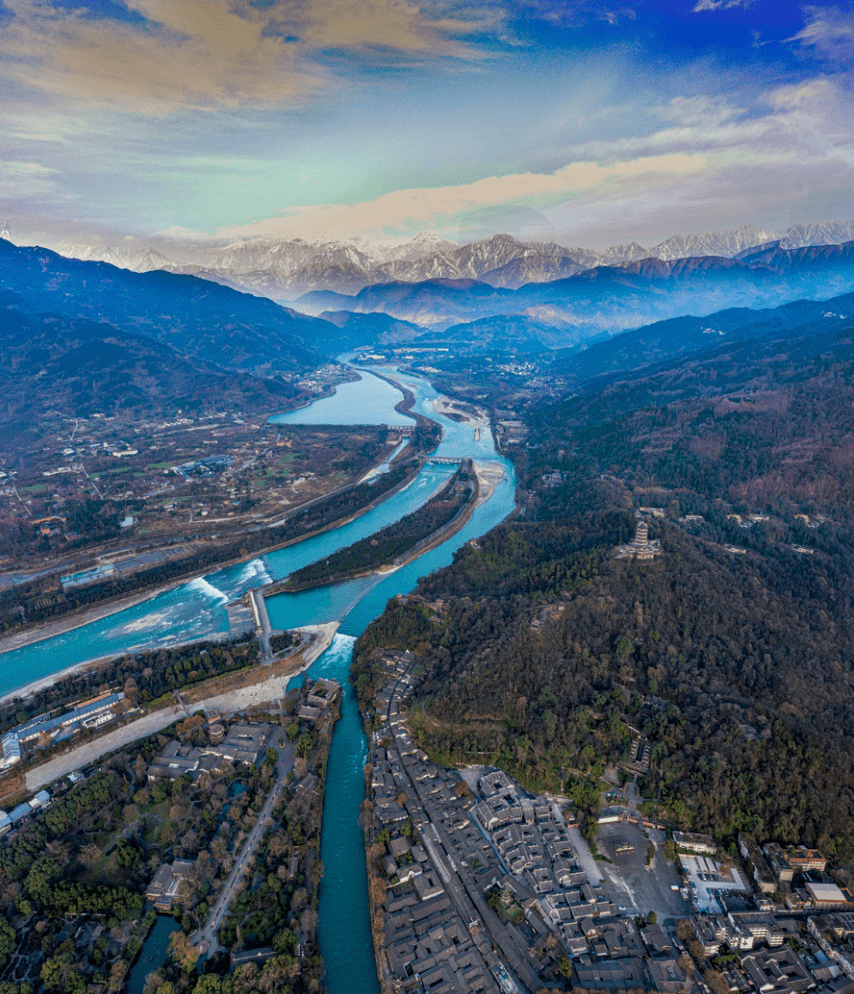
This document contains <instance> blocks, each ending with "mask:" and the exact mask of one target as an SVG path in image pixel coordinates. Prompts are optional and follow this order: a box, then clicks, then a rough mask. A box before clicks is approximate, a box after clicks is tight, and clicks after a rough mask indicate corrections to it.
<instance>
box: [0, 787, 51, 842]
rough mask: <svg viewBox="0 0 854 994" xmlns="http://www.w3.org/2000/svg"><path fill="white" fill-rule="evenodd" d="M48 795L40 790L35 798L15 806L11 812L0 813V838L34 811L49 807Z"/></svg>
mask: <svg viewBox="0 0 854 994" xmlns="http://www.w3.org/2000/svg"><path fill="white" fill-rule="evenodd" d="M50 800H51V798H50V794H48V792H47V791H46V790H40V791H39V792H38V793H37V794H36V795H35V797H32V798H31V799H30V800H29V801H24V802H23V803H22V804H17V805H16V806H15V807H14V808H12V810H11V811H0V836H2V835H5V834H6V833H7V832H10V831H11V830H12V829H13V828H14V827H15V826H16V825H18V824H19V823H20V822H22V821H23V820H24V819H25V818H29V817H30V815H32V814H34V813H35V812H36V811H41V810H43V809H44V808H46V807H48V806H49V805H50Z"/></svg>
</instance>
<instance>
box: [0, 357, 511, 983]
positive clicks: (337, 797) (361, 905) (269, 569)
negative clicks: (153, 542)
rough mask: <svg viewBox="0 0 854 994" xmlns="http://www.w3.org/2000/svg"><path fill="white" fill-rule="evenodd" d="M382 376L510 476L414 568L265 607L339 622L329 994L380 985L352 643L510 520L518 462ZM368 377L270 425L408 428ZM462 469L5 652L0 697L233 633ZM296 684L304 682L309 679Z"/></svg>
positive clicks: (388, 389) (327, 890) (326, 838)
mask: <svg viewBox="0 0 854 994" xmlns="http://www.w3.org/2000/svg"><path fill="white" fill-rule="evenodd" d="M382 372H384V373H387V374H388V375H391V376H393V377H395V379H397V380H398V382H400V383H402V384H404V385H405V386H406V387H408V388H409V389H410V390H411V391H412V393H413V394H414V396H415V409H416V410H417V411H418V412H419V413H421V414H424V415H426V416H427V417H429V418H431V419H433V420H435V421H437V422H438V423H439V424H441V426H442V431H443V440H442V443H441V445H440V446H439V448H438V449H437V451H436V452H435V453H434V455H435V456H436V457H441V458H446V457H447V458H455V459H456V458H463V457H466V456H469V457H471V458H473V459H475V460H476V461H483V462H487V461H489V462H493V463H497V464H499V465H500V466H501V467H502V468H503V470H504V478H503V479H502V480H501V482H500V483H498V485H497V486H496V487H495V491H494V493H493V494H492V496H491V497H490V499H489V500H487V501H486V502H485V503H484V504H482V505H481V506H480V507H478V508H477V509H476V510H475V512H474V514H473V515H472V518H471V520H470V521H469V522H468V523H467V524H466V526H465V527H464V528H462V529H461V530H460V531H459V532H457V534H456V535H453V536H452V537H451V538H449V539H448V540H447V541H446V542H444V543H443V544H441V545H439V546H437V547H436V548H435V549H433V550H431V551H428V552H425V553H424V554H423V555H422V556H420V557H419V558H418V559H416V560H414V561H413V562H412V563H410V564H409V565H408V566H404V567H402V568H400V569H398V570H396V571H395V572H393V573H389V574H386V575H385V576H383V577H366V578H362V579H358V580H351V581H348V582H346V583H340V584H335V585H330V586H326V587H319V588H317V589H315V590H307V591H303V592H301V593H298V594H280V595H278V596H277V597H273V598H270V599H269V600H268V601H267V607H268V612H269V615H270V620H271V622H272V624H273V627H274V628H295V627H298V626H300V625H310V624H319V623H323V622H329V621H339V622H340V627H339V630H338V634H337V635H336V636H335V638H334V640H333V642H332V645H331V646H330V647H329V648H328V649H327V650H326V652H324V653H323V655H321V656H320V657H319V658H318V659H317V661H316V662H315V663H314V664H313V665H312V666H311V668H310V669H309V670H308V675H309V676H312V677H316V676H325V677H334V678H335V679H337V680H338V681H339V682H340V683H341V684H342V686H343V687H344V700H343V707H342V716H341V720H340V721H339V722H338V724H337V725H336V727H335V734H334V737H333V740H332V749H331V752H330V756H329V766H328V770H327V780H326V802H325V808H324V815H323V835H322V842H321V858H322V860H323V864H324V868H325V873H324V877H323V879H322V881H321V885H320V908H319V919H318V930H319V940H320V947H321V951H322V952H323V956H324V958H325V960H326V967H327V986H328V990H329V991H330V994H377V991H378V990H379V985H378V983H377V975H376V964H375V962H374V951H373V944H372V939H371V928H370V920H369V914H368V891H367V876H366V869H365V849H364V838H363V834H362V830H361V828H360V827H359V810H360V805H361V803H362V801H363V799H364V796H365V790H364V763H365V757H366V751H367V744H366V742H365V738H364V735H363V732H362V726H361V721H360V718H359V713H358V708H357V706H356V700H355V696H354V695H353V693H352V691H351V690H350V687H349V683H348V680H347V674H348V669H349V666H350V660H351V657H352V649H353V643H354V642H355V640H356V638H357V637H358V636H359V635H360V634H361V633H362V632H363V631H364V630H365V628H366V627H367V626H368V625H369V624H370V622H371V621H372V620H373V619H374V618H376V617H378V616H379V615H380V614H382V612H383V610H384V609H385V606H386V604H387V602H388V601H389V599H391V598H392V597H394V596H396V595H397V594H406V593H408V592H409V591H411V590H412V589H413V588H414V587H415V585H416V584H417V582H418V578H419V577H422V576H425V575H426V574H428V573H430V572H431V571H432V570H435V569H438V568H440V567H442V566H447V565H448V564H449V563H450V562H451V560H452V559H453V555H454V553H455V552H456V550H457V549H459V548H460V547H461V546H462V545H464V544H465V543H466V542H468V541H469V540H471V539H473V538H477V537H478V536H480V535H483V534H484V533H485V532H487V531H489V529H490V528H492V527H494V526H495V525H496V524H498V523H499V522H500V521H502V520H503V519H504V518H505V517H507V515H508V514H509V513H510V511H511V510H512V509H513V502H514V492H515V484H516V479H515V475H514V472H513V466H512V464H511V463H509V462H507V461H506V460H504V459H502V458H501V457H500V456H498V455H497V453H496V452H495V449H494V446H493V441H492V434H491V432H490V431H489V429H488V428H485V429H484V430H483V431H482V432H481V433H480V438H479V439H476V437H475V430H474V428H472V427H471V426H470V425H467V424H460V423H457V422H455V421H453V420H451V419H450V418H446V417H444V416H443V415H441V414H439V413H437V412H436V411H435V409H434V406H433V401H434V400H435V399H436V397H437V394H436V391H435V390H434V389H433V387H432V386H431V385H430V384H429V383H428V382H427V381H426V380H423V379H420V378H417V377H413V376H410V375H409V374H400V373H398V371H397V370H392V369H388V370H382ZM361 377H362V378H361V379H360V380H358V381H357V382H353V383H347V384H344V385H343V386H341V387H339V388H338V390H337V391H336V393H335V395H334V396H331V397H325V398H323V399H321V400H318V401H316V402H315V403H314V404H312V405H310V406H309V407H306V408H303V409H301V410H299V411H293V412H290V413H289V414H285V415H277V416H275V417H274V418H272V419H271V420H273V421H274V422H278V423H287V424H339V425H340V424H393V425H399V424H405V423H406V420H407V419H406V417H405V415H401V414H400V413H398V412H397V411H395V410H394V405H395V404H396V403H398V402H399V401H400V399H401V395H400V392H399V391H398V390H396V389H395V388H393V387H392V386H390V385H389V384H388V383H387V382H385V381H384V380H381V379H379V378H378V377H376V376H373V375H371V374H370V373H365V372H361ZM454 469H455V467H454V466H452V465H444V464H436V463H433V462H428V463H427V464H426V465H425V466H424V467H423V469H422V470H421V472H420V473H419V474H418V476H417V477H416V478H415V480H414V481H413V482H412V483H410V484H409V485H408V486H407V487H405V488H404V489H403V490H401V491H400V492H399V493H397V494H395V495H394V496H392V497H390V498H389V499H388V500H386V501H383V502H382V503H381V504H380V505H379V506H378V507H376V508H374V509H373V510H371V511H368V512H367V513H366V514H363V515H362V516H361V517H359V518H356V520H354V521H351V522H350V523H349V524H346V525H343V526H342V527H340V528H336V529H333V530H332V531H328V532H324V533H323V534H321V535H317V536H315V537H314V538H310V539H306V540H305V541H303V542H300V543H298V544H295V545H292V546H289V547H288V548H286V549H281V550H279V551H277V552H272V553H270V554H268V555H265V556H260V557H258V558H253V559H250V560H247V561H246V562H244V563H241V564H239V565H237V566H232V567H229V568H228V569H224V570H218V571H216V572H214V573H210V574H208V575H207V576H205V577H203V578H200V579H196V580H192V581H190V582H189V583H185V584H183V585H181V586H179V587H176V588H174V589H172V590H170V591H167V592H165V593H162V594H159V595H157V596H156V597H153V598H151V599H149V600H147V601H144V602H143V603H141V604H137V605H136V606H135V607H132V608H129V609H127V610H124V611H121V612H118V613H116V614H113V615H110V616H109V617H106V618H103V619H101V620H100V621H96V622H93V623H91V624H88V625H84V626H81V627H80V628H76V629H74V630H72V631H70V632H66V633H65V634H63V635H59V636H56V637H55V638H51V639H45V640H43V641H41V642H37V643H35V644H33V645H30V646H27V647H25V648H21V649H16V650H14V651H11V652H7V653H4V654H3V655H0V694H2V693H5V692H8V691H10V690H14V689H15V688H17V687H21V686H23V685H25V684H28V683H30V682H31V681H33V680H38V679H42V678H44V677H47V676H49V675H51V674H53V673H57V672H59V671H60V670H62V669H64V668H66V667H68V666H72V665H75V664H77V663H81V662H85V661H88V660H91V659H96V658H98V657H102V656H108V655H115V654H118V653H121V652H127V651H130V650H138V649H142V648H155V647H157V646H161V645H170V644H175V643H176V642H184V641H188V640H191V639H197V638H203V637H205V636H209V635H214V634H218V633H222V632H226V631H227V630H228V615H227V612H226V610H225V605H226V604H227V603H228V601H230V600H234V599H236V598H239V597H240V596H241V595H242V594H244V593H245V592H246V591H247V590H250V589H252V588H254V587H261V586H263V585H265V584H267V583H269V582H271V581H272V580H276V579H281V578H283V577H285V576H287V575H288V574H289V573H291V572H293V570H295V569H298V568H300V567H301V566H304V565H307V564H308V563H312V562H316V561H317V560H319V559H323V558H325V557H326V556H329V555H330V554H331V553H332V552H334V551H335V550H336V549H340V548H342V547H344V546H347V545H350V544H352V543H353V542H355V541H358V540H359V539H361V538H365V537H366V536H368V535H372V534H373V533H374V532H376V531H378V530H379V529H381V528H384V527H385V526H386V525H388V524H390V523H391V522H393V521H396V520H398V519H399V518H401V517H402V516H403V515H405V514H408V513H410V512H411V511H413V510H415V509H416V508H417V507H419V506H420V505H421V504H423V503H424V502H425V501H426V500H427V499H428V498H429V497H430V496H431V495H432V494H433V493H434V492H435V491H436V489H437V488H438V487H439V486H440V485H441V483H442V481H443V480H445V479H447V478H448V477H449V476H450V475H451V474H452V473H453V472H454ZM295 679H297V680H299V681H302V680H303V679H304V677H303V676H299V677H296V678H295Z"/></svg>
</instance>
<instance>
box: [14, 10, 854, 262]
mask: <svg viewBox="0 0 854 994" xmlns="http://www.w3.org/2000/svg"><path fill="white" fill-rule="evenodd" d="M852 68H854V12H852V8H851V4H850V3H846V4H837V3H832V2H831V3H824V4H820V5H819V4H815V5H810V4H800V3H788V2H786V0H773V2H766V0H685V2H682V0H671V2H663V0H647V2H642V3H632V2H631V0H626V2H622V0H621V2H619V3H616V4H614V5H609V4H607V3H602V2H593V0H578V2H560V0H529V2H522V0H484V2H481V3H476V4H475V3H467V2H463V0H426V2H422V3H414V2H409V0H363V2H351V0H254V2H253V0H0V136H2V139H0V221H3V220H8V221H9V222H10V224H11V226H12V229H13V237H17V238H20V239H21V240H28V239H37V238H40V239H42V240H45V241H48V240H58V239H63V238H65V239H87V240H94V239H103V240H107V241H115V240H117V239H118V238H121V237H122V236H124V235H134V236H150V235H154V234H156V233H164V232H172V233H174V234H175V235H176V236H178V237H190V236H192V237H216V238H218V239H219V238H232V237H244V236H247V237H251V236H256V235H257V236H270V237H291V236H301V237H319V238H333V237H352V236H359V235H372V236H381V237H404V236H406V235H409V234H413V233H415V232H417V231H420V230H432V231H436V232H437V233H441V234H444V235H446V236H448V237H461V236H462V237H466V236H467V235H470V234H472V233H479V234H481V233H486V232H487V231H488V230H510V231H511V232H512V233H514V234H517V235H521V236H523V237H554V238H555V239H556V240H558V241H560V242H562V243H564V244H568V245H588V246H592V247H604V246H606V245H609V244H613V243H615V242H622V241H630V240H637V241H641V242H643V243H646V244H650V243H654V242H656V241H660V240H662V239H663V238H665V237H667V236H668V235H671V234H676V233H684V232H688V231H696V230H706V229H711V230H719V229H724V228H729V227H735V226H738V225H740V224H757V225H760V226H764V227H769V228H778V227H787V226H788V225H790V224H794V223H799V222H805V221H810V220H821V219H826V218H834V217H837V218H850V217H852V216H854V204H852V194H851V191H852V190H854V131H852V124H853V123H854V100H852V83H854V79H852Z"/></svg>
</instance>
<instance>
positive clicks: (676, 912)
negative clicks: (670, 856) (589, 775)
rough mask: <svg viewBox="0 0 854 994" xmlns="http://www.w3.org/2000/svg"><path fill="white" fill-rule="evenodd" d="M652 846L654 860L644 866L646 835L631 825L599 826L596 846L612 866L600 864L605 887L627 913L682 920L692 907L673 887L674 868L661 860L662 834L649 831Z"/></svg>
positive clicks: (676, 878)
mask: <svg viewBox="0 0 854 994" xmlns="http://www.w3.org/2000/svg"><path fill="white" fill-rule="evenodd" d="M649 838H650V839H651V840H652V841H653V842H654V843H655V845H656V850H655V858H654V859H653V861H652V864H651V865H650V866H647V865H646V853H647V841H648V839H647V835H646V834H645V833H644V830H642V829H641V828H639V827H638V826H637V825H633V824H632V823H631V822H616V823H614V824H610V825H600V826H599V833H598V835H597V838H596V844H597V846H598V847H599V852H600V853H602V855H603V856H607V857H608V859H610V860H611V863H606V862H605V861H604V860H601V861H599V866H600V867H601V869H602V870H603V872H604V875H605V882H606V886H607V887H609V888H610V890H611V895H612V897H613V900H614V901H615V902H616V904H617V906H618V907H620V908H625V910H626V912H627V913H628V914H642V915H646V914H648V913H649V912H650V911H654V912H655V914H656V916H657V918H658V921H659V923H663V922H665V921H666V920H667V919H673V918H684V917H685V916H687V915H689V914H690V913H691V905H690V904H689V903H688V902H687V901H685V900H683V899H682V896H681V895H680V893H679V891H678V890H673V889H672V888H673V887H674V886H676V887H678V886H679V884H680V879H679V872H678V870H677V868H676V866H675V865H674V864H673V863H671V862H670V861H669V860H667V859H665V858H664V854H663V852H662V847H663V845H664V833H663V832H656V831H652V830H650V831H649Z"/></svg>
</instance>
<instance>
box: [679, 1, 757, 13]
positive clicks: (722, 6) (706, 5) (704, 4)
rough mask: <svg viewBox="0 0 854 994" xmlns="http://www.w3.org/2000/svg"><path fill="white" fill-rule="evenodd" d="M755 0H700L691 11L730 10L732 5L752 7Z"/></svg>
mask: <svg viewBox="0 0 854 994" xmlns="http://www.w3.org/2000/svg"><path fill="white" fill-rule="evenodd" d="M753 2H754V0H698V3H697V5H696V6H695V7H694V9H693V10H692V12H691V13H693V14H701V13H703V12H704V11H714V10H729V9H730V7H750V6H751V5H752V4H753Z"/></svg>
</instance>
